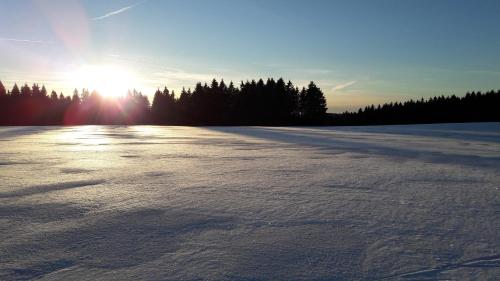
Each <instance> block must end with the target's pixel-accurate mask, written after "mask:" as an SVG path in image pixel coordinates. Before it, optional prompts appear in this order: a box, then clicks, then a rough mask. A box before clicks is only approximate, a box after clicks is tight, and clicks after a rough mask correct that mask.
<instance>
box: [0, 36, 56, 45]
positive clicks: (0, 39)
mask: <svg viewBox="0 0 500 281" xmlns="http://www.w3.org/2000/svg"><path fill="white" fill-rule="evenodd" d="M0 41H10V42H21V43H35V44H53V43H54V42H52V41H42V40H29V39H19V38H4V37H0Z"/></svg>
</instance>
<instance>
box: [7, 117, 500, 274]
mask: <svg viewBox="0 0 500 281" xmlns="http://www.w3.org/2000/svg"><path fill="white" fill-rule="evenodd" d="M499 188H500V123H472V124H437V125H412V126H373V127H325V128H323V127H317V128H315V127H307V128H298V127H284V128H270V127H198V128H193V127H155V126H133V127H119V126H82V127H4V128H0V280H18V279H19V280H23V279H36V278H39V279H41V280H74V279H78V280H435V279H454V280H456V279H474V280H495V279H496V278H498V276H500V190H499Z"/></svg>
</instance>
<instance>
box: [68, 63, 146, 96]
mask: <svg viewBox="0 0 500 281" xmlns="http://www.w3.org/2000/svg"><path fill="white" fill-rule="evenodd" d="M69 80H71V83H72V85H75V86H76V87H77V88H78V90H79V91H80V90H81V89H82V88H85V89H88V90H89V91H94V90H95V91H97V92H98V93H99V94H101V95H103V96H105V97H118V96H124V95H125V94H127V91H128V90H131V89H132V88H134V86H135V85H136V80H137V79H136V78H135V76H134V75H133V74H132V72H130V71H128V70H127V69H125V68H122V67H118V66H113V65H84V66H82V67H80V68H79V69H78V70H76V71H75V72H74V73H72V74H71V75H70V77H69Z"/></svg>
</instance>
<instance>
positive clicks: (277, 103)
mask: <svg viewBox="0 0 500 281" xmlns="http://www.w3.org/2000/svg"><path fill="white" fill-rule="evenodd" d="M499 107H500V91H497V92H494V91H490V92H487V93H481V92H472V93H467V94H466V95H465V96H464V97H457V96H455V95H453V96H448V97H444V96H440V97H434V98H430V99H428V100H424V99H420V100H416V101H414V100H410V101H407V102H404V103H401V102H396V103H388V104H383V105H378V106H374V105H371V106H367V107H365V108H364V109H360V110H358V111H357V112H345V113H342V114H328V113H327V107H326V99H325V96H324V94H323V92H322V91H321V89H320V88H318V86H316V84H315V83H314V82H312V81H311V82H310V83H309V85H308V86H307V88H302V89H301V90H299V88H297V87H296V86H294V84H293V83H292V82H291V81H288V82H285V81H284V80H283V79H281V78H280V79H278V80H274V79H273V78H268V79H267V80H265V81H264V80H263V79H259V80H257V81H256V80H251V81H246V82H244V81H241V82H240V84H239V87H237V86H235V85H234V83H233V82H229V83H226V81H224V80H221V81H220V82H219V81H217V80H215V79H214V80H212V81H211V82H210V84H206V83H205V84H202V83H197V84H196V85H195V87H194V90H191V89H187V90H186V89H185V88H183V89H182V91H181V92H180V95H179V96H177V95H176V94H175V93H174V91H170V90H169V89H168V88H167V87H165V88H164V89H163V90H160V89H158V90H157V91H156V92H155V94H154V98H153V102H152V104H151V106H150V104H149V100H148V98H147V97H146V96H144V95H143V94H142V93H140V92H138V91H136V90H132V91H129V92H128V93H127V94H126V95H125V96H123V97H119V98H107V97H104V96H102V95H100V94H99V93H98V92H96V91H93V92H92V93H90V92H89V90H87V89H82V90H81V91H80V92H79V91H78V89H75V90H74V91H73V93H72V96H71V97H70V96H64V95H63V94H62V93H59V94H58V93H57V92H55V91H51V92H50V94H49V93H48V91H47V89H46V88H45V86H44V85H42V86H39V85H38V84H33V85H32V86H31V87H30V86H29V85H27V84H24V85H22V86H21V88H19V87H18V85H17V84H14V86H13V87H12V89H11V90H10V91H8V90H6V88H5V86H4V84H3V83H2V82H1V81H0V125H80V124H159V125H273V126H280V125H369V124H411V123H435V122H472V121H500V110H498V109H499Z"/></svg>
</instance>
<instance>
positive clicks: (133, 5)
mask: <svg viewBox="0 0 500 281" xmlns="http://www.w3.org/2000/svg"><path fill="white" fill-rule="evenodd" d="M144 2H146V0H144V1H140V2H137V3H135V4H132V5H130V6H126V7H123V8H120V9H118V10H115V11H111V12H109V13H107V14H105V15H102V16H99V17H95V18H93V19H92V20H102V19H105V18H109V17H112V16H115V15H118V14H121V13H123V12H125V11H127V10H130V9H132V8H134V7H136V6H138V5H140V4H142V3H144Z"/></svg>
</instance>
